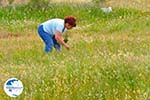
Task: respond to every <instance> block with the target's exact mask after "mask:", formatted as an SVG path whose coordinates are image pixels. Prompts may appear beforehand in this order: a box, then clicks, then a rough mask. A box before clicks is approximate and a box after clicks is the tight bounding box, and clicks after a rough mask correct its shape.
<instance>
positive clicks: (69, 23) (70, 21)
mask: <svg viewBox="0 0 150 100" xmlns="http://www.w3.org/2000/svg"><path fill="white" fill-rule="evenodd" d="M64 21H65V28H67V29H72V28H73V27H76V18H75V17H74V16H66V17H65V18H64Z"/></svg>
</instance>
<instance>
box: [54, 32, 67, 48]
mask: <svg viewBox="0 0 150 100" xmlns="http://www.w3.org/2000/svg"><path fill="white" fill-rule="evenodd" d="M55 39H56V40H57V42H59V43H60V44H62V45H63V46H64V47H65V48H66V49H70V47H69V45H68V44H66V43H65V42H64V39H63V37H62V35H61V33H60V32H59V31H57V32H56V34H55Z"/></svg>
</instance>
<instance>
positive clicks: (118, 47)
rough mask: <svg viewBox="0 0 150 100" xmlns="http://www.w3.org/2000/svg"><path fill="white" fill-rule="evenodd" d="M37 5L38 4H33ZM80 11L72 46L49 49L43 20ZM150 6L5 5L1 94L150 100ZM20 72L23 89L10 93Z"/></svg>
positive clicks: (22, 99) (3, 98) (40, 99)
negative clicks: (10, 82)
mask: <svg viewBox="0 0 150 100" xmlns="http://www.w3.org/2000/svg"><path fill="white" fill-rule="evenodd" d="M33 6H34V7H33ZM67 15H73V16H76V17H77V27H76V28H74V29H73V30H70V31H68V32H67V33H66V34H68V36H69V42H68V44H69V45H70V46H71V50H69V51H68V50H66V49H65V48H63V50H62V52H60V53H58V52H56V51H55V50H53V51H52V52H51V53H50V54H48V55H44V54H43V46H44V45H43V43H42V41H41V39H40V38H39V36H38V34H37V27H38V25H39V24H40V23H41V22H43V21H46V20H48V19H50V18H56V17H59V18H64V16H67ZM149 34H150V11H147V10H143V9H142V10H140V9H136V8H129V7H114V8H113V11H112V12H111V13H108V14H106V13H103V12H102V11H101V9H100V8H99V7H98V6H95V5H91V4H70V5H69V4H65V3H64V4H62V3H61V4H59V3H50V4H38V5H33V4H26V5H18V6H8V7H0V100H150V84H149V83H150V60H149V59H150V35H149ZM11 77H16V78H18V79H20V80H21V81H22V82H23V85H24V90H23V93H22V94H21V95H20V96H18V97H17V98H10V97H9V96H7V95H6V94H5V93H4V91H3V84H4V82H5V81H6V80H7V79H8V78H11Z"/></svg>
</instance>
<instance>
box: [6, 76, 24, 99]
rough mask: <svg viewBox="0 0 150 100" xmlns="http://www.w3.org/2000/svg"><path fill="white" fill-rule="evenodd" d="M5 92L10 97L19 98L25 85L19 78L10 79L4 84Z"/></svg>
mask: <svg viewBox="0 0 150 100" xmlns="http://www.w3.org/2000/svg"><path fill="white" fill-rule="evenodd" d="M4 91H5V92H6V94H7V95H9V96H10V97H17V96H19V95H20V94H21V93H22V91H23V84H22V82H21V81H20V80H18V79H17V78H10V79H8V80H7V81H6V82H5V84H4Z"/></svg>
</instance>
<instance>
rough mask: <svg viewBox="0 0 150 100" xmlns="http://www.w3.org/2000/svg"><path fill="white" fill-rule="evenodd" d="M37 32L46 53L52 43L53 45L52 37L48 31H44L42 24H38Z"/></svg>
mask: <svg viewBox="0 0 150 100" xmlns="http://www.w3.org/2000/svg"><path fill="white" fill-rule="evenodd" d="M38 33H39V35H40V37H41V38H42V40H43V42H44V43H45V50H44V51H45V52H46V53H48V52H51V51H52V48H53V45H54V43H53V39H52V37H51V36H50V35H49V34H48V33H46V32H44V30H43V27H42V26H39V28H38Z"/></svg>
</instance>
